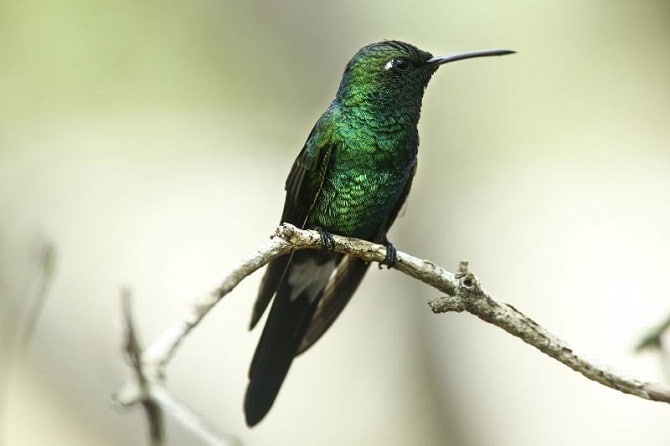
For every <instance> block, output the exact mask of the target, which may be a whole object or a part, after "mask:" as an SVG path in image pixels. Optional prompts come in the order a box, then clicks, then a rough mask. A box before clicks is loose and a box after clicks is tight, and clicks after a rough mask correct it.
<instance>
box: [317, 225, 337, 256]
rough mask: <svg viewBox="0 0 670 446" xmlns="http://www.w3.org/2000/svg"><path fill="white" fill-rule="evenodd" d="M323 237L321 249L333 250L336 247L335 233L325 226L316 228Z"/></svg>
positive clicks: (321, 237) (320, 236)
mask: <svg viewBox="0 0 670 446" xmlns="http://www.w3.org/2000/svg"><path fill="white" fill-rule="evenodd" d="M316 230H317V231H318V233H319V238H320V239H321V249H322V250H324V251H333V250H334V249H335V239H334V238H333V234H331V233H330V232H328V231H326V230H325V229H323V228H320V227H319V228H316Z"/></svg>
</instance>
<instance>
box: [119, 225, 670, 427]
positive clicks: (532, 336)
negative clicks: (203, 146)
mask: <svg viewBox="0 0 670 446" xmlns="http://www.w3.org/2000/svg"><path fill="white" fill-rule="evenodd" d="M333 239H334V241H335V247H334V251H335V252H338V253H342V254H351V255H354V256H356V257H360V258H361V259H363V260H366V261H368V262H382V261H383V260H384V258H385V256H386V248H385V247H384V246H382V245H378V244H375V243H370V242H367V241H365V240H360V239H353V238H348V237H341V236H337V235H334V236H333ZM320 247H321V240H320V235H319V233H318V232H317V231H312V230H302V229H298V228H296V227H295V226H292V225H289V224H282V225H280V226H279V227H278V228H277V230H276V231H275V234H274V235H273V236H272V238H271V240H270V242H268V243H267V244H265V245H264V246H263V247H261V248H260V249H258V250H257V251H256V252H254V253H253V254H252V255H251V256H249V257H247V258H246V259H245V260H244V261H243V262H242V263H241V264H239V265H238V266H237V267H236V268H234V269H233V270H232V271H230V272H229V273H228V275H226V277H225V278H224V280H223V282H222V283H221V285H220V286H219V287H218V288H216V289H214V290H213V291H212V292H210V293H209V294H207V295H205V296H201V297H198V298H196V299H194V300H193V301H192V302H191V303H190V304H189V305H188V307H187V308H186V310H185V312H184V314H183V315H182V316H181V317H180V318H179V319H178V320H176V321H175V322H174V323H173V324H172V325H170V326H169V327H168V328H167V329H166V330H165V331H164V332H163V333H162V334H161V335H160V336H159V337H158V338H157V339H156V340H155V341H154V342H153V343H152V344H151V345H150V346H149V347H148V348H147V349H145V350H144V351H143V352H142V354H141V356H140V358H139V359H140V361H139V363H138V364H136V363H135V361H132V362H133V368H134V369H135V372H136V373H135V377H136V379H138V380H139V381H140V382H139V383H138V382H133V383H128V384H127V385H126V386H125V387H124V389H123V390H122V391H121V392H119V393H117V394H116V396H117V401H119V402H120V403H121V404H124V405H128V404H133V403H144V402H146V401H153V402H158V403H159V404H160V401H161V400H164V398H163V397H164V393H165V392H166V391H165V387H164V376H165V367H166V366H167V364H168V363H169V361H170V360H171V359H172V357H173V356H174V354H175V352H176V350H177V348H178V347H179V345H180V343H181V342H182V340H183V339H184V338H185V337H186V336H187V335H188V334H189V333H190V331H191V330H192V329H193V328H195V327H196V326H197V325H198V323H199V322H200V321H201V320H202V318H203V317H205V315H207V313H209V311H210V310H211V309H212V308H213V307H214V305H215V304H216V303H217V302H218V301H219V300H220V299H222V298H223V297H224V296H225V295H227V294H228V293H230V292H231V291H232V290H233V289H234V288H235V287H236V286H237V285H238V284H239V283H240V282H241V281H242V280H244V278H246V277H247V276H248V275H250V274H252V273H253V272H254V271H256V270H258V269H259V268H261V267H262V266H264V265H265V264H266V263H268V262H270V261H271V260H272V259H274V258H276V257H278V256H281V255H283V254H286V253H289V252H291V251H293V250H299V249H320ZM397 254H398V262H397V263H396V264H395V265H394V269H397V270H399V271H402V272H403V273H405V274H407V275H409V276H411V277H413V278H415V279H417V280H420V281H421V282H423V283H425V284H427V285H430V286H432V287H433V288H435V289H437V290H439V291H440V292H442V293H444V294H445V297H442V298H439V299H435V300H432V301H430V302H429V305H430V307H431V309H432V310H433V312H435V313H445V312H449V311H456V312H462V311H467V312H469V313H471V314H474V315H475V316H477V317H479V318H480V319H482V320H484V321H486V322H488V323H491V324H493V325H496V326H498V327H500V328H502V329H503V330H505V331H507V332H508V333H510V334H512V335H514V336H516V337H518V338H520V339H521V340H522V341H524V342H526V343H527V344H530V345H532V346H533V347H535V348H537V349H538V350H540V351H541V352H543V353H545V354H547V355H549V356H551V357H552V358H554V359H556V360H557V361H560V362H561V363H563V364H565V365H566V366H568V367H570V368H571V369H573V370H575V371H577V372H579V373H581V374H582V375H584V376H585V377H587V378H589V379H591V380H594V381H596V382H598V383H600V384H603V385H605V386H607V387H610V388H612V389H615V390H618V391H620V392H623V393H628V394H631V395H635V396H637V397H640V398H644V399H647V400H652V401H661V402H665V403H670V387H668V386H667V385H664V384H660V383H651V382H644V381H641V380H637V379H633V378H629V377H625V376H624V375H622V374H620V373H618V372H615V371H613V370H612V369H611V368H609V367H606V366H603V365H600V364H597V363H596V362H594V361H591V360H588V359H586V358H585V357H583V356H580V355H577V354H576V353H575V352H574V351H573V349H572V348H571V347H570V346H569V345H568V344H567V343H566V342H565V341H563V340H561V339H559V338H558V337H556V336H554V335H553V334H551V333H550V332H549V331H547V330H546V329H545V328H543V327H542V326H540V325H539V324H537V323H536V322H534V321H533V320H532V319H530V318H529V317H528V316H526V315H524V314H523V313H521V312H520V311H518V310H517V309H516V308H514V307H513V306H511V305H509V304H505V303H502V302H499V301H497V300H496V299H494V298H493V297H491V296H490V295H489V294H487V293H486V292H485V291H484V290H483V288H482V287H481V285H480V283H479V280H478V279H477V278H476V277H475V276H474V275H473V274H472V273H471V272H469V271H468V268H467V262H461V264H460V265H459V271H458V272H457V273H456V274H453V273H450V272H448V271H446V270H444V269H443V268H442V267H440V266H438V265H435V264H434V263H431V262H429V261H427V260H423V259H419V258H417V257H414V256H411V255H409V254H406V253H404V252H401V251H398V253H397ZM152 389H156V390H157V391H159V393H160V394H161V395H152V392H153V390H152ZM163 408H164V409H165V407H163ZM172 412H173V413H174V411H172ZM181 421H182V422H185V424H187V425H188V424H190V423H188V422H186V421H185V420H181ZM200 434H201V435H202V432H200Z"/></svg>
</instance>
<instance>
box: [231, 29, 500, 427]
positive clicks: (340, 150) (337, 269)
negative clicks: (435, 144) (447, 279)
mask: <svg viewBox="0 0 670 446" xmlns="http://www.w3.org/2000/svg"><path fill="white" fill-rule="evenodd" d="M509 53H510V51H506V50H490V51H481V52H471V53H462V54H458V55H454V56H449V57H437V58H434V57H433V56H432V55H431V54H430V53H428V52H425V51H422V50H419V49H418V48H416V47H414V46H412V45H410V44H407V43H404V42H399V41H383V42H378V43H373V44H371V45H368V46H366V47H364V48H361V49H360V50H359V51H358V52H357V53H356V54H355V55H354V57H353V58H352V59H351V61H349V63H348V64H347V66H346V68H345V71H344V74H343V76H342V81H341V83H340V86H339V88H338V91H337V95H336V97H335V99H334V100H333V102H332V103H331V104H330V106H329V107H328V109H327V110H326V111H325V112H324V114H323V115H322V116H321V117H320V118H319V120H318V121H317V123H316V124H315V125H314V128H313V129H312V131H311V133H310V135H309V137H308V138H307V141H306V142H305V145H304V147H303V149H302V151H301V152H300V154H299V155H298V157H297V159H296V160H295V162H294V164H293V167H292V168H291V172H290V173H289V176H288V178H287V180H286V201H285V203H284V211H283V213H282V219H281V221H282V222H288V223H291V224H294V225H296V226H299V227H301V228H313V229H319V231H321V233H322V234H323V240H324V247H327V244H328V243H327V242H328V238H329V235H328V234H330V233H335V234H340V235H346V236H350V237H357V238H363V239H366V240H370V241H373V242H378V243H383V244H385V245H386V246H387V261H386V263H387V264H388V265H389V266H392V265H393V263H394V262H395V248H393V245H391V244H390V243H389V242H388V240H387V239H386V233H387V231H388V229H389V227H390V226H391V224H392V223H393V221H394V220H395V218H396V217H397V215H398V212H399V210H400V208H401V207H402V204H403V203H404V201H405V198H406V197H407V194H408V192H409V189H410V186H411V183H412V178H413V176H414V172H415V170H416V158H417V149H418V145H419V136H418V132H417V124H418V122H419V116H420V113H421V102H422V99H423V93H424V90H425V88H426V86H427V85H428V81H429V80H430V78H431V76H432V75H433V74H434V73H435V71H436V70H437V68H438V67H439V66H440V65H441V64H443V63H447V62H451V61H454V60H461V59H465V58H469V57H479V56H491V55H502V54H509ZM368 266H369V264H367V263H365V262H364V261H362V260H360V259H358V258H355V257H353V256H348V255H341V254H336V253H334V252H332V251H328V250H325V249H324V250H321V251H297V252H294V253H292V254H288V255H285V256H282V257H279V258H277V259H275V260H274V261H272V262H271V263H270V264H269V266H268V269H267V271H266V273H265V276H264V277H263V280H262V282H261V286H260V289H259V293H258V298H257V300H256V304H255V306H254V312H253V315H252V320H251V327H252V328H253V327H254V326H255V325H256V323H257V322H258V320H259V319H260V317H261V315H262V314H263V312H264V310H265V308H266V307H267V306H268V304H269V302H270V301H271V300H272V298H273V296H274V302H273V304H272V307H271V310H270V314H269V316H268V320H267V322H266V324H265V328H264V329H263V333H262V335H261V339H260V341H259V343H258V347H257V348H256V352H255V354H254V358H253V360H252V363H251V367H250V369H249V385H248V387H247V392H246V396H245V404H244V408H245V415H246V419H247V423H248V424H249V425H250V426H253V425H254V424H256V423H258V422H259V421H260V420H261V419H262V418H263V417H264V416H265V414H266V413H267V412H268V410H269V409H270V407H271V406H272V404H273V402H274V400H275V397H276V395H277V392H278V391H279V388H280V387H281V384H282V382H283V380H284V378H285V376H286V373H287V372H288V369H289V367H290V365H291V362H292V361H293V358H294V357H295V356H296V355H297V354H299V353H301V352H303V351H304V350H306V349H307V348H309V347H310V346H311V345H312V344H313V343H314V342H316V341H317V340H318V339H319V338H320V337H321V335H322V334H323V333H324V332H325V331H326V330H327V329H328V328H329V327H330V325H331V324H332V323H333V322H334V321H335V319H336V318H337V316H338V315H339V314H340V312H341V311H342V309H343V308H344V307H345V306H346V304H347V302H348V301H349V299H350V298H351V296H352V294H353V293H354V292H355V290H356V288H357V287H358V285H359V283H360V281H361V280H362V279H363V276H364V275H365V272H366V271H367V269H368Z"/></svg>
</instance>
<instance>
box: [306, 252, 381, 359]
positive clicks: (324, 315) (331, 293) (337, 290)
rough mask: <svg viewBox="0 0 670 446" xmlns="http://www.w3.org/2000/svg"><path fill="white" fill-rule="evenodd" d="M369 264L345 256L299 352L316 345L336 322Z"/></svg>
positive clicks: (321, 299) (313, 317)
mask: <svg viewBox="0 0 670 446" xmlns="http://www.w3.org/2000/svg"><path fill="white" fill-rule="evenodd" d="M369 266H370V264H369V263H368V262H365V261H364V260H361V259H359V258H358V257H354V256H350V255H348V256H344V258H343V259H342V261H341V262H340V264H339V265H338V266H337V271H336V272H335V274H334V275H333V277H332V278H331V279H330V281H329V282H328V284H327V285H326V288H324V290H323V293H322V294H321V296H320V297H319V305H318V306H317V307H316V311H315V313H314V316H312V319H311V322H310V324H309V327H308V328H307V331H306V332H305V335H304V336H303V339H302V342H301V343H300V347H299V348H298V352H297V354H300V353H302V352H304V351H305V350H307V349H308V348H310V347H311V346H312V345H314V343H315V342H316V341H318V340H319V338H321V336H322V335H323V334H324V333H325V332H326V330H328V328H330V326H331V325H332V324H333V322H335V319H337V317H338V316H339V315H340V313H341V312H342V310H343V309H344V307H345V306H346V305H347V303H349V300H351V296H352V295H353V294H354V292H355V291H356V288H358V285H359V284H360V283H361V280H363V276H365V273H366V272H367V270H368V267H369Z"/></svg>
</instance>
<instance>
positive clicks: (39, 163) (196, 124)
mask: <svg viewBox="0 0 670 446" xmlns="http://www.w3.org/2000/svg"><path fill="white" fill-rule="evenodd" d="M384 38H393V39H400V40H406V41H408V42H411V43H414V44H416V45H417V46H419V47H421V48H423V49H425V50H428V51H431V52H432V53H433V54H443V53H449V52H455V51H461V50H470V49H480V48H492V47H502V48H510V49H514V50H516V51H518V54H517V55H514V56H508V57H504V58H495V59H480V60H472V61H466V62H461V63H458V64H453V65H448V66H446V67H444V68H442V69H441V70H440V71H439V72H438V73H437V74H436V75H435V77H434V78H433V80H432V82H431V85H430V86H429V88H428V91H427V93H426V98H425V100H424V108H423V117H422V122H421V123H420V133H421V142H422V144H421V147H420V153H419V170H418V174H417V177H416V179H415V182H414V187H413V190H412V193H411V194H410V197H409V203H408V205H407V206H406V210H405V212H404V213H403V215H402V217H401V218H400V219H399V220H398V221H397V223H396V225H395V227H394V228H393V230H392V231H391V234H390V238H391V240H393V241H394V242H395V243H396V246H397V247H398V248H399V249H401V250H403V251H408V252H411V253H413V254H414V255H417V256H420V257H425V258H428V259H431V260H433V261H434V262H436V263H438V264H441V265H443V266H445V267H446V268H448V269H451V270H454V269H455V268H456V265H457V263H458V261H459V260H461V259H468V260H470V262H471V268H472V270H473V271H474V272H475V273H477V274H478V275H479V276H480V278H481V280H482V282H483V285H484V287H485V288H486V289H487V290H488V291H489V292H491V293H492V294H493V295H494V296H497V297H499V298H500V299H502V300H504V301H507V302H509V303H511V304H513V305H515V306H516V307H517V308H520V309H521V310H522V311H524V312H526V313H527V314H529V315H530V316H531V317H533V318H534V319H535V320H537V321H538V322H540V323H541V324H543V325H545V326H546V327H547V328H549V329H550V330H552V331H553V332H555V333H556V334H558V335H559V336H561V337H562V338H564V339H566V340H568V341H569V342H570V343H571V344H573V346H574V348H575V349H576V350H577V351H580V352H585V353H586V354H587V355H589V356H593V357H596V358H598V359H600V360H602V361H605V362H607V363H609V364H612V365H614V366H615V367H617V368H619V369H622V370H624V371H625V372H627V373H628V374H630V375H634V376H637V377H644V378H648V379H651V380H662V379H663V376H662V373H661V370H660V367H659V366H658V363H657V358H655V357H654V355H653V354H647V355H642V356H635V355H634V354H633V353H632V346H633V345H634V344H635V342H636V341H637V340H638V338H639V337H640V336H641V335H642V334H643V333H644V331H645V330H646V328H647V327H649V326H651V325H654V324H656V323H657V322H659V321H660V320H661V319H662V318H663V317H664V316H665V315H666V314H667V312H668V311H669V310H670V302H669V299H668V297H667V296H668V289H670V278H669V277H668V274H667V271H668V268H669V267H670V253H669V252H668V249H666V247H667V246H668V245H669V244H670V200H668V199H667V197H668V195H669V194H670V175H669V171H670V169H669V168H670V150H669V147H668V144H669V143H668V141H670V125H669V124H670V82H669V79H670V2H668V1H666V0H656V1H648V2H618V1H617V2H607V1H603V0H600V1H595V0H592V1H565V2H524V1H516V0H512V1H507V2H485V1H471V2H455V1H448V0H447V1H445V0H440V1H426V2H422V3H409V2H399V1H395V0H386V1H371V2H364V3H363V2H354V1H341V2H327V3H321V2H311V1H306V0H291V1H285V2H268V1H264V2H261V1H246V2H231V1H223V2H217V1H211V0H209V1H208V0H203V1H161V2H158V1H153V0H149V1H143V2H136V1H127V0H121V1H116V2H98V1H82V0H69V1H68V0H61V1H55V2H46V1H35V0H22V1H14V2H11V1H5V2H2V3H0V324H2V325H1V326H0V335H1V337H2V340H1V341H0V342H1V344H0V347H2V350H0V367H2V369H3V373H2V374H1V375H0V379H2V380H3V382H2V383H0V384H1V385H2V387H0V390H1V391H2V393H0V402H2V406H1V407H2V410H0V415H1V417H0V429H1V430H0V444H3V445H7V446H15V445H38V444H39V445H41V444H67V445H75V446H76V445H91V444H96V445H118V444H144V443H145V439H144V436H145V426H144V420H143V417H142V415H141V412H140V410H139V409H133V410H129V411H126V412H124V411H120V410H118V409H116V408H115V407H114V406H113V405H112V404H111V403H110V402H109V395H110V394H111V393H112V392H113V391H115V390H117V389H118V387H119V386H120V385H121V384H122V383H123V382H124V380H125V379H126V377H127V376H128V375H129V372H128V370H127V369H126V366H125V364H124V362H123V358H122V354H121V333H122V330H121V322H120V304H119V289H120V287H121V286H122V285H124V284H125V285H128V286H130V287H131V288H132V290H133V294H134V297H135V299H134V305H135V309H136V316H137V320H138V323H139V326H140V330H141V332H142V337H143V339H144V340H145V341H146V342H148V341H150V340H151V339H153V338H154V337H155V336H156V335H157V334H158V333H160V332H161V331H162V330H163V329H164V328H165V327H166V326H167V325H168V324H169V323H170V322H171V321H172V320H174V318H176V317H177V316H178V315H179V314H180V312H181V311H182V309H183V307H184V305H185V303H186V302H187V301H188V299H190V298H192V297H194V296H195V295H199V294H202V293H204V292H207V291H209V289H210V288H212V287H213V286H214V285H216V284H217V282H218V281H219V280H220V279H221V278H222V277H223V276H224V274H225V272H226V271H228V270H229V269H230V268H231V267H233V266H234V265H235V264H236V262H238V261H239V260H240V259H241V258H242V257H243V256H246V255H248V254H250V253H251V252H253V250H254V249H256V248H257V247H258V246H259V245H260V244H262V243H264V242H265V240H267V237H268V235H269V234H270V233H271V232H272V231H273V229H274V227H275V225H276V224H277V223H278V217H279V215H280V212H281V206H282V203H283V182H284V179H285V177H286V175H287V173H288V170H289V168H290V165H291V163H292V161H293V159H294V157H295V155H296V154H297V152H298V150H299V149H300V147H301V145H302V143H303V141H304V138H306V136H307V134H308V132H309V130H310V128H311V126H312V124H313V123H314V121H315V120H316V119H317V117H318V116H319V114H320V113H321V112H322V111H323V109H325V107H326V106H327V105H328V103H329V101H330V100H331V99H332V97H333V95H334V93H335V90H336V88H337V85H338V82H339V78H340V75H341V72H342V70H343V68H344V65H345V64H346V62H347V61H348V59H349V58H350V57H351V55H353V54H354V52H355V51H356V50H357V49H358V48H359V47H361V46H363V45H365V44H367V43H370V42H373V41H377V40H381V39H384ZM44 243H52V244H53V246H54V248H55V250H56V261H55V266H54V267H55V269H54V274H53V281H52V284H51V287H50V288H49V292H48V295H47V300H46V302H45V305H44V307H43V311H42V314H41V316H40V320H39V323H38V325H37V328H36V331H35V334H34V337H33V339H32V342H31V344H30V346H29V348H28V349H27V350H26V351H25V352H24V353H23V354H22V359H21V360H20V361H19V362H18V363H16V362H12V361H11V357H10V356H11V355H10V352H11V346H12V345H14V343H15V339H14V337H13V336H14V334H15V332H16V329H17V326H21V324H22V323H23V322H22V321H23V320H24V317H25V307H24V306H22V305H23V304H24V303H25V302H26V300H27V298H26V296H28V295H31V293H34V288H35V286H36V285H35V282H36V281H39V268H38V258H39V252H40V249H41V248H40V247H42V246H44ZM259 279H260V274H256V275H254V276H252V277H251V278H249V279H248V280H246V281H245V282H244V283H243V284H242V285H241V286H240V287H239V288H238V289H236V290H235V292H234V293H233V294H232V295H230V296H229V297H228V298H227V299H225V300H224V301H223V302H221V304H220V305H219V306H218V308H217V309H216V310H215V311H214V312H213V313H212V314H211V315H210V316H208V318H207V319H206V320H205V321H204V322H203V324H202V325H201V326H200V327H199V328H198V329H197V330H196V332H195V333H194V334H193V335H191V336H190V338H189V339H188V340H187V342H186V343H185V344H184V345H183V347H182V349H181V350H180V352H179V353H178V356H177V357H176V359H175V360H174V362H173V363H172V364H171V366H170V367H169V369H168V384H169V387H170V389H171V390H173V391H174V392H175V394H176V395H177V396H178V397H179V398H180V399H182V400H183V401H184V402H186V403H187V404H188V405H190V406H191V407H193V408H195V409H197V410H198V411H199V412H201V413H202V414H203V415H205V416H206V417H207V418H208V419H209V420H211V421H212V422H214V423H215V424H216V426H218V427H219V429H220V430H222V431H225V432H229V433H232V434H236V435H238V436H239V437H240V438H242V439H243V440H244V441H245V443H246V444H249V445H264V444H305V445H307V444H315V443H317V444H320V445H322V446H325V445H335V444H338V445H339V444H358V445H370V444H384V445H406V444H421V445H489V444H494V443H495V444H503V445H516V446H518V445H537V444H543V445H568V444H570V445H574V444H580V445H581V444H583V445H590V444H608V445H622V446H623V445H626V446H628V445H632V444H636V445H649V446H651V445H662V444H667V439H668V438H670V423H668V408H667V406H663V405H661V404H657V403H650V402H646V401H642V400H638V399H635V398H633V397H630V396H625V395H623V394H619V393H617V392H614V391H612V390H609V389H606V388H604V387H602V386H599V385H597V384H595V383H592V382H590V381H587V380H586V379H585V378H583V377H581V376H580V375H577V374H576V373H574V372H572V371H570V370H568V369H567V368H566V367H564V366H562V365H560V364H558V363H556V362H554V361H553V360H550V359H548V358H547V357H545V356H543V355H541V354H540V353H538V352H537V351H535V350H534V349H532V348H530V347H528V346H527V345H525V344H523V343H522V342H520V341H519V340H518V339H515V338H512V337H511V336H509V335H507V334H506V333H504V332H502V331H501V330H499V329H497V328H495V327H491V326H487V325H485V324H484V323H483V322H481V321H479V320H476V319H475V318H473V317H471V316H468V315H465V314H449V315H443V316H435V315H432V314H431V313H430V311H429V310H428V308H427V306H426V305H425V302H426V300H427V299H429V298H433V297H436V292H435V291H434V290H432V289H429V288H427V287H426V286H422V285H419V284H416V283H414V282H412V281H411V280H409V279H408V278H407V277H405V276H403V275H401V274H400V273H397V272H392V271H391V272H389V271H386V270H383V271H378V270H377V268H372V269H371V270H370V273H369V276H368V278H367V280H366V281H365V282H364V284H363V285H362V287H361V289H360V290H359V292H358V293H357V295H356V298H355V299H354V300H353V301H352V303H351V304H350V307H349V308H348V309H347V311H346V312H345V313H344V314H343V316H342V317H341V318H340V319H339V320H338V323H337V324H335V326H334V327H333V329H332V330H331V331H330V332H329V333H328V335H326V336H325V337H324V338H323V340H322V341H320V342H319V345H317V346H316V347H315V348H314V349H312V350H310V352H309V353H308V354H306V355H304V356H302V357H300V358H299V359H298V360H297V361H296V362H295V364H294V366H293V368H292V370H291V372H290V374H289V377H288V379H287V381H286V383H285V385H284V387H283V389H282V391H281V393H280V395H279V398H278V400H277V403H276V404H275V407H274V408H273V410H272V411H271V412H270V415H269V416H268V418H267V419H266V420H265V421H264V422H263V423H262V424H261V425H259V426H258V427H257V428H255V429H253V430H249V429H247V428H246V427H245V425H244V421H243V415H242V398H243V392H244V387H245V384H246V371H247V367H248V364H249V360H250V358H251V354H252V353H253V349H254V346H255V342H256V339H257V337H258V335H259V331H258V330H257V331H255V332H252V333H248V332H247V330H246V327H247V324H248V320H249V316H250V311H251V306H252V302H253V298H254V297H255V292H256V287H257V286H258V281H259ZM10 364H14V367H13V368H11V369H10V367H9V366H10ZM168 434H169V439H170V444H175V445H176V444H204V443H202V442H201V440H200V439H199V438H197V437H195V436H194V435H193V434H192V433H190V432H189V431H187V430H185V429H184V428H183V427H181V426H180V425H179V424H178V423H175V422H173V421H172V420H170V421H169V423H168Z"/></svg>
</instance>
